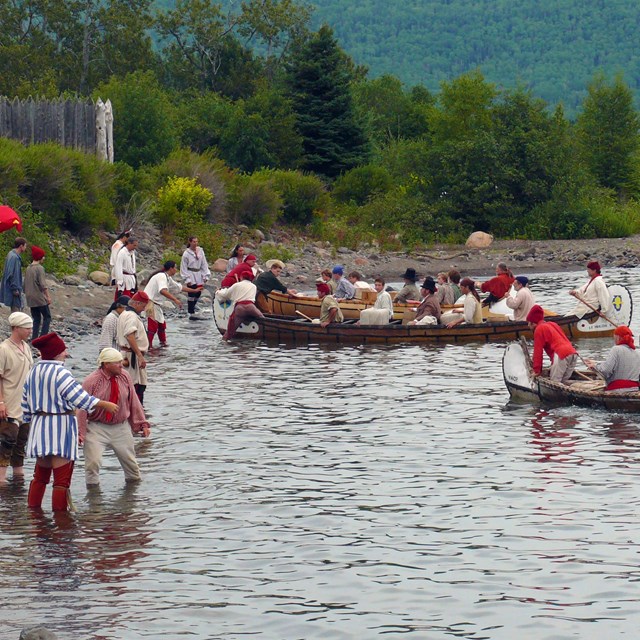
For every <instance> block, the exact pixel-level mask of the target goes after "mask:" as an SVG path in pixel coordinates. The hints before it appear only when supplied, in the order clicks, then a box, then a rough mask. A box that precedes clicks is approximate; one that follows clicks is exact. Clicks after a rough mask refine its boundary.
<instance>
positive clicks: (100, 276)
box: [89, 271, 111, 286]
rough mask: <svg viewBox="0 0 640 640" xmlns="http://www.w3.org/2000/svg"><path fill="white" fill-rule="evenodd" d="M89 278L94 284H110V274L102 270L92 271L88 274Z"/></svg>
mask: <svg viewBox="0 0 640 640" xmlns="http://www.w3.org/2000/svg"><path fill="white" fill-rule="evenodd" d="M89 280H91V282H95V283H96V284H102V285H105V286H106V285H110V284H111V276H110V275H109V274H108V273H105V272H104V271H92V272H91V273H90V274H89Z"/></svg>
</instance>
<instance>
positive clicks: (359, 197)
mask: <svg viewBox="0 0 640 640" xmlns="http://www.w3.org/2000/svg"><path fill="white" fill-rule="evenodd" d="M392 186H393V181H392V179H391V175H390V174H389V172H388V171H387V170H386V169H385V168H384V167H378V166H376V165H373V164H368V165H364V166H362V167H356V168H355V169H351V171H347V172H346V173H344V174H342V175H341V176H340V177H339V178H338V179H337V180H336V181H335V183H334V186H333V192H332V195H333V197H334V198H335V199H336V200H337V201H338V202H345V203H346V202H353V203H354V204H358V205H363V204H365V203H366V202H367V201H368V200H370V199H371V198H374V197H376V196H379V195H383V194H385V193H387V192H388V191H389V190H390V189H391V187H392Z"/></svg>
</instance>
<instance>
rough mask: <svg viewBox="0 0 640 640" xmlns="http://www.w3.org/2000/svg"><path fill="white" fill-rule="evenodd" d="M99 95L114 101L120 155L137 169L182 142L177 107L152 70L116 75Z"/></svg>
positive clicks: (104, 85)
mask: <svg viewBox="0 0 640 640" xmlns="http://www.w3.org/2000/svg"><path fill="white" fill-rule="evenodd" d="M96 95H100V96H101V97H102V99H103V100H107V99H110V100H111V103H112V104H113V114H114V121H113V137H114V147H115V150H116V152H115V153H116V157H117V159H118V160H122V161H123V162H126V163H127V164H130V165H131V166H132V167H134V168H138V167H139V166H141V165H144V164H157V163H158V162H161V161H162V160H163V159H164V158H166V157H167V156H168V155H169V153H171V151H172V150H173V149H174V148H175V147H176V146H177V145H178V137H177V135H176V126H175V110H174V108H173V105H172V103H171V100H170V98H169V96H168V94H167V93H166V92H165V91H164V90H163V89H162V88H161V87H160V84H159V83H158V80H157V79H156V77H155V75H154V74H153V73H152V72H141V71H136V72H135V73H131V74H129V75H127V76H125V77H124V78H117V77H115V76H114V77H112V78H111V79H110V80H109V82H107V83H106V84H102V85H100V86H99V87H98V89H97V91H96Z"/></svg>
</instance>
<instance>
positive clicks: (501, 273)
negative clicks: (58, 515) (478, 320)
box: [476, 262, 515, 307]
mask: <svg viewBox="0 0 640 640" xmlns="http://www.w3.org/2000/svg"><path fill="white" fill-rule="evenodd" d="M514 280H515V278H514V277H513V273H511V271H510V269H509V267H507V265H506V264H505V263H504V262H498V264H497V265H496V275H495V276H494V277H493V278H490V279H489V280H487V281H486V282H483V283H482V285H481V286H480V291H482V293H488V294H489V295H488V296H487V297H486V298H485V299H484V300H483V302H482V306H483V307H488V306H489V305H491V304H493V303H494V302H498V300H501V299H502V298H504V296H506V295H507V294H508V293H509V289H511V285H512V284H513V281H514ZM477 286H478V283H477V282H476V287H477Z"/></svg>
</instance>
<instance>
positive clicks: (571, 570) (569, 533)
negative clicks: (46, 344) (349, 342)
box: [0, 270, 640, 640]
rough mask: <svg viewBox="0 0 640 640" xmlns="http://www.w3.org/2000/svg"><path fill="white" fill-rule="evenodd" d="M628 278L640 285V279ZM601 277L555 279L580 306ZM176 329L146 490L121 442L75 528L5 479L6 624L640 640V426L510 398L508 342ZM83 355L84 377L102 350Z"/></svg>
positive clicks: (1, 498) (624, 276) (141, 631)
mask: <svg viewBox="0 0 640 640" xmlns="http://www.w3.org/2000/svg"><path fill="white" fill-rule="evenodd" d="M617 276H618V278H617V280H619V281H622V282H623V283H624V282H626V283H627V284H629V285H630V286H631V287H632V290H633V292H634V296H635V297H636V299H640V291H639V288H638V286H636V284H635V280H636V276H635V273H634V272H632V271H622V270H621V271H620V272H618V274H617ZM609 279H610V280H612V281H613V278H611V277H610V278H609ZM582 280H583V277H582V274H564V275H550V276H541V277H539V278H536V281H535V285H534V290H535V293H536V294H537V295H538V296H540V295H541V292H542V291H543V290H545V291H546V292H547V294H546V295H547V296H548V300H549V306H551V307H553V308H558V309H559V310H568V309H569V308H570V307H571V304H572V301H571V300H569V299H568V296H567V295H566V290H568V289H569V288H571V287H572V286H573V285H574V284H578V283H579V282H581V281H582ZM565 298H566V300H565ZM638 324H639V323H638V318H636V320H635V321H634V326H636V327H637V326H638ZM170 332H171V335H170V343H171V345H172V346H171V347H170V348H169V349H166V350H163V351H161V352H158V353H156V354H154V355H153V356H152V358H150V365H149V366H150V371H151V372H152V383H151V384H150V386H149V389H148V393H147V398H148V400H147V404H148V407H149V410H150V413H151V414H152V422H153V423H154V430H153V437H152V441H151V442H149V443H140V444H139V449H138V458H139V461H140V464H141V468H142V472H143V481H142V483H140V484H139V485H131V486H127V485H125V484H124V482H123V478H122V472H121V469H120V468H119V465H118V463H117V461H115V459H114V458H113V457H110V456H108V455H107V456H105V464H104V468H103V470H102V472H101V482H102V490H101V491H100V492H90V493H87V492H86V490H85V488H84V485H83V480H84V478H83V472H82V465H81V464H79V465H78V469H77V472H76V474H75V476H76V477H75V478H74V482H73V486H72V493H73V495H74V498H75V502H76V506H77V508H78V511H77V513H76V514H75V515H73V516H72V517H71V518H70V519H68V520H66V521H59V520H57V519H54V518H53V517H52V515H51V513H50V511H48V508H47V509H46V510H45V512H44V513H43V514H31V513H30V512H29V511H28V510H27V509H26V507H25V503H26V485H25V484H21V483H12V482H11V483H8V484H7V485H6V486H3V487H0V522H1V523H2V529H1V532H0V548H1V550H2V551H3V552H4V557H5V558H7V557H9V558H11V562H5V563H0V585H1V586H0V597H2V602H3V616H2V619H0V637H2V638H4V637H7V638H14V637H15V638H17V637H18V635H19V630H20V629H21V628H22V627H24V626H27V625H29V624H32V623H33V622H34V621H39V620H42V621H46V622H47V626H49V627H51V628H53V629H54V630H55V631H56V632H58V633H59V635H60V637H61V638H62V639H63V640H67V639H68V640H71V638H92V639H93V638H109V640H131V639H133V638H143V637H148V638H158V637H162V636H165V637H168V638H181V637H185V638H186V637H190V638H199V639H203V640H204V639H206V640H209V639H212V638H221V639H224V640H229V639H235V638H241V637H247V636H250V637H256V638H266V639H272V638H309V639H311V638H338V639H341V640H342V639H345V638H372V637H378V636H384V637H391V638H394V637H400V636H401V635H405V634H407V633H412V634H413V635H414V636H415V637H416V638H449V637H457V638H474V639H477V638H491V639H492V640H507V639H508V640H511V639H512V638H513V637H518V636H519V637H523V638H536V640H546V639H549V640H551V639H552V638H553V639H555V638H572V637H576V638H586V637H592V636H595V635H596V634H599V635H604V636H607V637H621V636H629V637H631V636H633V635H634V634H635V632H636V631H635V629H636V627H637V624H636V618H637V610H638V606H639V602H638V600H639V597H638V594H637V589H635V584H636V583H637V581H638V579H639V577H640V574H639V572H638V569H637V558H638V552H639V551H640V547H639V546H638V544H636V542H635V541H637V540H638V538H639V535H638V534H639V533H640V532H639V531H638V526H637V524H636V522H637V513H638V509H639V508H640V496H639V495H638V490H637V488H638V482H639V479H640V473H639V466H638V462H639V461H640V455H639V454H640V437H639V436H640V427H639V426H638V423H637V417H634V416H620V415H615V414H608V413H606V412H602V411H593V410H589V409H584V408H579V407H555V408H540V407H533V406H527V405H520V406H511V405H507V406H506V407H505V403H506V402H507V398H508V394H507V392H506V390H505V388H504V385H503V381H502V374H501V369H500V362H501V356H502V350H503V346H502V345H499V344H491V345H484V344H469V345H447V346H436V347H429V346H423V345H413V346H412V345H405V346H398V347H383V346H380V347H375V346H374V347H367V348H357V347H356V348H353V347H346V348H345V347H336V346H333V345H312V346H310V347H304V348H300V347H296V348H281V347H275V346H273V345H265V344H261V343H259V342H254V341H244V342H243V341H238V342H231V343H222V341H221V340H220V338H219V336H218V335H217V333H215V330H214V329H213V327H212V326H211V325H210V324H209V323H206V322H202V323H193V322H192V323H189V322H188V321H187V320H185V319H182V318H177V319H175V320H174V321H173V322H172V323H170ZM609 347H610V341H609V340H593V341H583V342H582V343H581V344H580V345H579V350H580V352H581V353H582V354H583V355H585V356H590V357H595V358H598V357H600V356H601V354H602V353H604V352H605V351H606V350H607V349H608V348H609ZM83 349H84V350H85V351H83ZM74 354H77V355H78V356H79V357H76V358H74V363H73V364H74V367H76V368H75V370H74V373H75V375H76V376H78V377H82V376H84V375H86V374H87V373H89V372H90V371H91V370H92V368H93V349H92V346H91V345H77V346H76V347H75V348H74ZM47 506H48V505H47ZM65 634H66V635H65Z"/></svg>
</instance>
